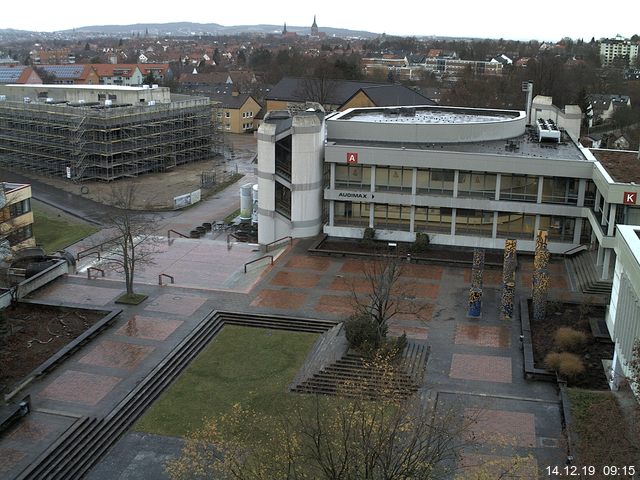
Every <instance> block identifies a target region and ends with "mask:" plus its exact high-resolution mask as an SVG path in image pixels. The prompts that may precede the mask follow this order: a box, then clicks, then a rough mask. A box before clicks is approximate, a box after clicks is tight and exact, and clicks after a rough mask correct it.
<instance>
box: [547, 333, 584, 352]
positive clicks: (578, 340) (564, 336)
mask: <svg viewBox="0 0 640 480" xmlns="http://www.w3.org/2000/svg"><path fill="white" fill-rule="evenodd" d="M553 341H554V343H555V344H556V347H558V349H559V350H569V351H575V350H577V349H578V348H580V347H582V346H583V345H584V344H585V343H586V342H587V335H586V334H585V333H584V332H579V331H578V330H575V329H573V328H571V327H560V328H558V329H557V330H556V332H555V333H554V335H553Z"/></svg>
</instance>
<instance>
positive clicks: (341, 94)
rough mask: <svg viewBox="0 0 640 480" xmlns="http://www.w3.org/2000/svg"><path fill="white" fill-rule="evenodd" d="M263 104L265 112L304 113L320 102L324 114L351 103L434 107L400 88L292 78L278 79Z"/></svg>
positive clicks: (352, 82) (404, 88) (391, 85)
mask: <svg viewBox="0 0 640 480" xmlns="http://www.w3.org/2000/svg"><path fill="white" fill-rule="evenodd" d="M361 90H362V91H361ZM265 101H266V110H267V112H270V111H272V110H288V111H290V112H296V111H300V110H305V109H306V108H307V106H308V105H307V104H308V103H309V102H316V103H321V104H322V106H323V107H324V109H325V110H326V111H334V110H342V109H344V108H348V107H347V105H355V104H362V105H363V106H377V107H380V106H402V105H416V104H420V105H433V104H435V102H433V101H431V100H429V99H428V98H426V97H424V96H422V95H419V94H416V92H415V91H414V90H412V89H410V88H408V87H405V86H403V85H397V84H389V83H372V82H357V81H353V80H328V79H327V80H320V79H313V78H294V77H285V78H283V79H282V80H280V81H279V82H278V83H277V84H276V85H275V86H274V87H273V88H272V89H271V91H270V92H268V93H267V94H266V95H265ZM377 102H380V103H381V104H378V103H377Z"/></svg>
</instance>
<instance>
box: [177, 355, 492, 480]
mask: <svg viewBox="0 0 640 480" xmlns="http://www.w3.org/2000/svg"><path fill="white" fill-rule="evenodd" d="M372 362H374V363H375V364H376V365H375V367H372V368H378V369H382V370H383V371H384V372H386V373H385V374H387V375H389V376H391V377H392V376H394V375H397V370H396V369H395V368H394V366H393V364H392V363H389V360H388V358H386V357H382V356H378V357H375V358H374V359H373V360H372ZM374 381H375V382H376V384H375V385H376V386H375V388H377V389H379V390H380V389H382V390H384V389H385V388H386V387H385V385H389V383H387V382H384V381H382V382H381V381H380V378H377V379H376V380H374ZM372 388H373V386H372ZM366 390H367V389H366V388H364V389H363V390H362V391H363V392H365V391H366ZM382 393H383V395H381V396H380V397H378V398H376V399H375V400H372V399H371V397H370V396H369V395H367V394H363V395H359V396H350V397H349V398H341V399H339V400H337V401H336V400H335V398H327V397H324V396H322V395H316V396H313V397H310V396H307V395H305V396H302V397H300V399H299V401H298V402H296V403H295V404H294V406H293V407H292V408H288V409H287V410H286V411H285V412H283V414H282V416H281V418H273V417H268V416H265V415H263V414H260V413H256V412H255V411H253V410H248V409H244V408H242V407H241V406H239V405H235V406H234V407H233V408H232V410H231V411H230V412H229V413H228V414H225V415H222V416H221V417H219V418H218V419H209V420H206V421H205V423H204V425H203V427H202V428H201V429H199V430H197V431H196V432H194V433H192V434H191V435H190V436H189V437H188V438H187V440H186V443H185V447H184V448H183V450H182V453H181V455H180V456H179V457H178V458H177V459H175V460H173V461H170V462H169V463H168V465H167V471H168V473H169V475H170V477H171V478H172V479H173V480H183V479H200V478H203V479H204V478H227V479H235V480H267V479H268V480H271V479H275V478H277V479H279V480H298V479H307V478H313V479H326V480H338V479H348V480H351V479H365V480H368V479H370V480H373V479H381V480H396V479H397V480H405V479H408V478H416V479H418V478H419V479H421V480H429V479H436V478H452V475H453V474H455V473H456V472H457V471H459V470H460V469H461V468H462V463H461V462H460V457H461V455H462V453H463V451H465V450H467V451H468V450H469V449H472V448H473V445H472V444H473V442H474V439H473V436H472V435H470V432H471V430H470V429H471V427H472V425H473V423H474V422H475V419H474V418H473V417H471V416H465V415H460V414H459V412H458V410H457V409H456V408H454V407H451V408H442V409H440V408H436V409H434V408H431V405H430V404H428V403H426V402H424V401H422V400H421V399H420V398H419V397H417V396H413V397H409V398H402V397H400V396H398V395H395V394H394V390H393V389H392V388H390V389H389V391H388V392H386V394H384V393H385V392H382ZM257 431H260V432H268V435H267V436H266V437H262V436H261V435H256V432H257ZM480 467H482V466H480ZM465 478H471V477H469V476H467V477H465ZM474 478H475V477H474ZM477 478H489V477H479V476H478V477H477ZM492 478H499V477H492Z"/></svg>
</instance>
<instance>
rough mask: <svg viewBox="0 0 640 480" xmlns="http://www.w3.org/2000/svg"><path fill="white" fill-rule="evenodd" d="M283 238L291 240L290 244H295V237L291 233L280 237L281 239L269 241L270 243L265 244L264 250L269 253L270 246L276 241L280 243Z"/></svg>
mask: <svg viewBox="0 0 640 480" xmlns="http://www.w3.org/2000/svg"><path fill="white" fill-rule="evenodd" d="M282 240H289V245H293V237H292V236H291V235H287V236H286V237H282V238H279V239H277V240H274V241H273V242H269V243H267V244H266V245H265V246H264V251H265V252H267V253H268V252H269V247H270V246H271V245H275V244H276V243H279V242H281V241H282Z"/></svg>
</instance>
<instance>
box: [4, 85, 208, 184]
mask: <svg viewBox="0 0 640 480" xmlns="http://www.w3.org/2000/svg"><path fill="white" fill-rule="evenodd" d="M211 122H212V111H211V104H210V101H209V99H208V98H204V97H191V96H185V95H173V94H170V93H169V90H168V89H167V88H162V87H155V88H146V87H145V88H142V87H141V88H137V87H120V86H118V87H114V86H88V85H82V86H63V85H29V86H25V85H20V86H18V85H5V86H0V166H3V167H5V168H7V169H19V170H20V169H23V170H30V171H33V172H36V173H38V174H41V175H46V176H56V177H62V178H67V179H70V180H73V181H76V182H83V181H89V180H97V181H112V180H117V179H119V178H122V177H135V176H137V175H140V174H143V173H148V172H163V171H166V170H168V169H171V168H173V167H175V166H176V165H181V164H185V163H190V162H196V161H199V160H205V159H207V158H210V156H211V147H212V123H211Z"/></svg>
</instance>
